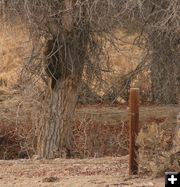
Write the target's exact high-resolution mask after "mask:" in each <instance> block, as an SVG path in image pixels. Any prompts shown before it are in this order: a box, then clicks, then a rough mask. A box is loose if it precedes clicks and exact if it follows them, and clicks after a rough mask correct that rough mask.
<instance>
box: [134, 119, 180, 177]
mask: <svg viewBox="0 0 180 187" xmlns="http://www.w3.org/2000/svg"><path fill="white" fill-rule="evenodd" d="M173 132H174V128H173V127H172V126H170V125H169V124H167V123H165V122H163V123H159V124H157V123H151V124H147V125H145V126H144V127H143V128H142V129H141V131H140V133H139V135H138V139H137V144H138V145H139V148H140V149H139V152H140V163H141V166H142V168H141V169H142V170H143V169H146V171H149V172H151V173H152V174H153V175H154V176H162V175H164V172H166V171H177V170H179V169H180V157H178V155H179V156H180V150H179V151H178V150H176V152H174V151H173V149H172V148H173V134H174V133H173ZM144 166H146V168H145V167H144Z"/></svg>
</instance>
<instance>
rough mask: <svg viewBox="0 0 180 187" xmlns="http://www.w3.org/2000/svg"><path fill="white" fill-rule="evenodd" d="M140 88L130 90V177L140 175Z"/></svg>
mask: <svg viewBox="0 0 180 187" xmlns="http://www.w3.org/2000/svg"><path fill="white" fill-rule="evenodd" d="M138 131H139V88H131V89H130V97H129V175H137V174H138V147H137V146H136V138H137V135H138Z"/></svg>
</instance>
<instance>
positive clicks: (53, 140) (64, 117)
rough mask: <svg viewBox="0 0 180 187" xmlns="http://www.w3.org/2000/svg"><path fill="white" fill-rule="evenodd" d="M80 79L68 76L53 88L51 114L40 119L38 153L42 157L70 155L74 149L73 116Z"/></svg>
mask: <svg viewBox="0 0 180 187" xmlns="http://www.w3.org/2000/svg"><path fill="white" fill-rule="evenodd" d="M79 83H80V81H79V80H78V79H77V80H74V79H73V78H70V77H67V78H66V79H65V80H58V81H57V83H56V86H55V88H54V89H53V90H52V97H51V102H50V111H49V115H46V114H44V115H43V116H44V117H43V118H42V119H41V120H40V124H39V125H40V126H41V130H40V134H39V135H38V143H37V153H38V155H39V156H40V157H41V158H48V159H50V158H56V157H64V156H65V157H70V156H72V152H73V150H74V139H73V132H72V130H73V116H74V110H75V106H76V103H77V96H78V87H79Z"/></svg>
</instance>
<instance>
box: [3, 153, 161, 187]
mask: <svg viewBox="0 0 180 187" xmlns="http://www.w3.org/2000/svg"><path fill="white" fill-rule="evenodd" d="M0 186H1V187H11V186H16V187H38V186H42V187H45V186H46V187H56V186H58V187H59V186H62V187H111V186H114V187H124V186H129V187H151V186H153V187H163V186H164V178H152V177H147V176H141V175H139V176H133V177H129V175H128V156H124V157H104V158H92V159H55V160H13V161H3V160H2V161H0Z"/></svg>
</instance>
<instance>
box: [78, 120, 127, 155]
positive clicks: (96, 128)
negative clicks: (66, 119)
mask: <svg viewBox="0 0 180 187" xmlns="http://www.w3.org/2000/svg"><path fill="white" fill-rule="evenodd" d="M74 134H75V140H76V142H75V143H76V149H77V152H78V153H79V154H80V156H81V157H82V158H86V157H102V156H123V155H127V154H128V126H127V122H125V123H124V122H122V123H121V124H112V125H111V124H107V123H105V122H101V123H100V122H95V121H93V120H92V119H91V118H84V119H83V120H77V121H76V125H75V127H74Z"/></svg>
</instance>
